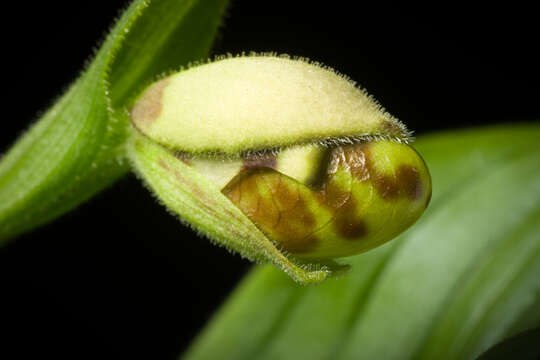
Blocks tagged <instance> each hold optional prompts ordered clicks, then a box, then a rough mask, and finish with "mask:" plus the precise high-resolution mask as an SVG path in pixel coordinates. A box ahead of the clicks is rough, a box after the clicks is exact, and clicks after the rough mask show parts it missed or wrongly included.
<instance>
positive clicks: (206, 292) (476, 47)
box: [0, 0, 540, 359]
mask: <svg viewBox="0 0 540 360" xmlns="http://www.w3.org/2000/svg"><path fill="white" fill-rule="evenodd" d="M96 3H97V2H75V1H73V2H65V3H64V2H54V1H53V2H30V3H26V2H24V3H23V2H19V4H17V3H15V4H13V3H11V2H10V3H9V5H6V6H4V7H3V9H2V14H3V17H4V21H3V22H2V58H3V60H4V61H5V63H4V65H3V67H4V68H3V70H4V71H3V73H2V80H3V84H4V88H5V90H7V95H6V94H4V96H3V100H2V102H3V106H2V109H3V112H4V114H3V115H4V116H3V119H2V123H1V124H2V130H1V131H0V152H4V151H5V150H7V148H8V147H9V145H10V144H11V143H12V142H13V141H14V140H15V139H16V137H17V136H18V135H20V134H21V132H22V131H23V130H24V129H25V128H27V127H28V125H29V124H30V123H31V122H32V121H34V120H35V119H36V118H37V116H38V115H39V113H40V112H41V111H43V110H45V109H46V108H47V107H48V105H50V104H51V102H52V101H53V99H54V98H55V97H57V96H58V95H60V93H61V91H62V89H64V88H65V87H66V86H67V85H68V84H69V83H70V82H71V81H72V80H73V79H74V78H75V77H76V76H77V74H78V73H79V72H80V70H81V68H82V66H83V64H84V62H85V60H87V59H88V58H89V56H90V54H91V53H92V48H93V47H95V46H97V44H98V43H99V40H100V39H101V38H102V37H103V35H104V33H105V31H106V29H107V28H108V27H109V25H110V24H111V23H112V21H113V20H114V18H115V16H116V15H117V14H118V12H119V9H121V8H122V7H123V6H124V5H125V2H124V1H110V0H109V1H106V2H105V1H103V2H99V3H98V4H96ZM535 14H536V12H535V11H534V9H531V8H522V7H521V5H519V4H518V3H515V2H511V3H505V4H504V5H493V4H489V5H486V6H483V5H474V6H471V5H470V4H468V3H466V2H461V3H460V2H451V3H448V4H445V3H441V2H437V5H433V4H432V5H430V6H426V5H420V4H415V5H411V4H405V2H403V3H400V4H393V3H388V2H376V3H374V2H371V1H370V2H368V1H360V2H335V3H330V2H321V3H320V4H318V3H317V2H312V1H310V2H305V3H303V2H293V1H268V2H267V1H248V0H237V1H233V2H232V5H231V6H230V7H229V11H228V15H227V17H226V19H225V21H224V25H223V27H222V29H221V31H220V35H219V38H218V40H217V42H216V44H215V47H214V52H213V53H214V54H221V53H225V52H231V53H238V52H241V51H250V50H255V51H277V52H279V53H288V54H291V55H298V56H305V57H309V58H311V59H313V60H317V61H321V62H323V63H325V64H327V65H329V66H331V67H333V68H335V69H337V70H338V71H340V72H342V73H344V74H347V75H349V76H350V77H351V78H352V79H354V80H356V81H358V82H359V83H360V84H361V85H362V86H363V87H365V88H367V89H368V91H369V92H370V93H371V94H373V95H374V96H375V98H377V99H378V100H379V101H380V102H381V103H382V104H383V105H384V106H385V107H386V108H387V110H388V111H390V112H391V113H392V114H394V115H396V116H397V117H399V118H400V119H401V120H403V121H404V122H405V123H406V124H407V125H408V126H409V128H410V129H413V130H415V132H416V134H417V135H419V134H424V133H428V132H432V131H437V130H441V129H455V128H461V127H469V126H480V125H485V124H495V123H505V122H506V123H509V122H517V121H520V122H530V121H534V120H537V119H540V106H539V101H538V99H539V98H540V97H539V95H540V91H539V87H538V80H539V72H538V71H537V67H538V64H539V61H538V60H539V58H538V54H537V50H536V48H537V47H538V35H539V32H538V24H537V23H536V19H535ZM249 267H250V264H249V263H248V262H246V261H244V260H242V259H240V258H239V257H238V256H236V255H231V254H229V253H227V252H226V251H225V250H223V249H221V248H218V247H215V246H212V245H210V244H209V243H208V241H207V240H205V239H201V238H198V237H197V236H195V235H194V234H193V233H192V232H191V231H190V230H189V229H187V228H185V227H183V226H182V225H180V223H179V222H178V221H177V220H176V219H175V218H174V217H172V216H170V215H169V214H168V213H167V212H166V211H165V210H164V209H163V208H162V207H161V206H159V205H158V204H157V203H156V201H155V200H154V199H153V198H152V197H151V196H150V195H149V193H148V192H147V191H146V189H144V188H143V187H142V186H140V184H139V183H138V181H137V180H136V179H134V178H133V176H128V177H126V178H124V179H122V180H121V181H119V182H118V183H117V184H116V185H114V186H113V187H112V188H110V189H108V190H106V191H104V192H102V193H101V194H99V195H97V196H96V197H95V198H94V199H92V200H91V201H89V202H88V203H86V204H84V205H82V206H80V207H79V208H78V209H77V210H75V211H73V212H71V213H70V214H68V215H66V216H64V217H62V218H61V219H59V220H58V221H56V222H54V223H53V224H50V225H47V226H44V227H42V228H40V229H39V230H37V231H34V232H32V233H29V234H26V235H24V236H22V237H20V238H19V239H18V240H17V241H16V242H14V243H12V244H10V245H9V246H7V247H6V248H4V249H1V250H0V278H1V288H0V289H1V290H0V302H2V303H3V304H0V317H1V318H0V329H1V330H4V331H7V332H8V333H9V336H8V337H7V338H5V337H2V343H0V355H1V353H2V351H5V352H6V353H7V351H12V350H16V353H12V354H11V356H10V357H9V358H25V357H27V356H29V355H30V354H39V355H40V356H41V357H48V356H55V357H57V358H58V357H71V358H87V357H88V358H90V357H97V358H108V357H115V358H132V359H133V358H152V359H174V358H175V357H176V356H177V355H178V354H179V353H181V351H183V350H184V349H185V347H186V346H187V344H189V342H190V340H191V339H192V338H193V336H194V335H195V334H196V333H197V332H198V330H199V329H200V328H201V327H202V326H203V325H204V323H205V322H206V320H207V319H208V318H209V317H210V316H211V314H212V313H213V311H214V310H215V309H216V308H217V307H218V306H219V304H220V303H221V302H222V301H223V300H224V299H225V298H226V296H227V294H228V293H229V292H230V291H231V289H232V288H233V287H234V285H235V283H236V282H237V281H238V280H239V279H240V278H241V277H242V275H243V274H244V273H245V272H246V271H247V270H248V269H249ZM2 344H3V345H2ZM8 347H9V348H10V350H8Z"/></svg>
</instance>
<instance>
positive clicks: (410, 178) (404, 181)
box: [396, 165, 423, 200]
mask: <svg viewBox="0 0 540 360" xmlns="http://www.w3.org/2000/svg"><path fill="white" fill-rule="evenodd" d="M396 180H397V183H398V184H400V185H401V189H402V191H403V195H405V196H407V197H408V198H409V199H411V200H418V199H420V198H421V197H422V194H423V188H422V181H421V180H420V175H419V174H418V169H417V168H415V167H414V166H410V165H400V166H399V167H398V169H397V171H396Z"/></svg>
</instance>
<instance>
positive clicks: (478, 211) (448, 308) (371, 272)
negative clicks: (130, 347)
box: [185, 125, 540, 359]
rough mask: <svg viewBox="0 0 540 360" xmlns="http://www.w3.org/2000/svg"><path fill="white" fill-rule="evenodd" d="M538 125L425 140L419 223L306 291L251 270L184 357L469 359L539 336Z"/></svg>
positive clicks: (279, 276) (267, 270) (272, 273)
mask: <svg viewBox="0 0 540 360" xmlns="http://www.w3.org/2000/svg"><path fill="white" fill-rule="evenodd" d="M538 138H540V126H539V125H533V126H530V125H529V126H518V125H513V126H504V127H503V126H501V127H492V128H486V129H476V130H468V131H456V132H447V133H443V134H437V135H431V136H425V137H422V138H420V139H419V141H418V142H417V143H415V147H416V148H417V149H418V151H419V152H420V153H421V154H422V155H423V156H424V158H425V160H426V163H427V164H428V166H429V168H430V170H431V172H432V176H433V200H432V204H431V205H430V207H429V208H428V210H427V212H426V214H425V215H424V216H423V217H422V218H421V219H420V220H419V222H418V223H417V224H416V225H415V226H413V228H412V229H410V230H409V231H408V232H406V233H405V234H403V235H402V236H401V237H400V238H398V239H396V240H394V241H392V242H390V243H388V244H386V245H383V246H382V247H380V248H377V249H375V250H372V251H370V252H368V253H366V254H363V255H359V256H356V257H352V258H349V261H350V262H351V263H352V269H353V270H352V271H351V272H350V273H349V274H348V275H346V276H344V277H343V278H341V279H338V280H328V281H327V282H325V283H323V284H321V285H318V286H310V287H302V286H298V285H296V284H294V283H293V282H292V281H291V280H290V279H289V278H288V277H287V276H286V275H284V274H283V273H281V272H280V271H278V270H276V269H273V268H271V267H258V268H256V269H254V270H253V271H252V272H251V273H250V274H249V275H248V276H247V277H246V278H245V279H244V281H243V282H242V283H241V284H240V285H239V286H238V288H237V289H236V290H235V292H234V293H233V295H232V296H231V297H230V298H229V300H228V301H227V302H226V303H225V304H224V306H223V307H222V309H221V310H220V311H219V312H218V313H217V314H216V315H215V317H214V318H213V319H212V320H211V321H210V323H209V324H208V326H207V327H206V328H205V329H204V331H203V332H202V333H201V334H200V336H199V337H198V338H197V339H196V341H195V342H194V343H193V344H192V346H191V348H190V349H189V350H188V352H187V353H186V354H185V358H186V359H214V358H220V359H255V358H256V359H474V358H475V357H477V356H479V355H480V354H482V353H483V352H485V351H486V350H488V349H489V348H490V347H492V346H493V345H495V344H496V343H498V342H500V341H502V340H503V339H505V338H507V337H510V336H512V335H515V334H518V333H520V332H522V331H525V330H527V329H532V328H535V327H538V326H540V277H539V276H538V274H540V161H538V159H539V158H540V143H539V142H538Z"/></svg>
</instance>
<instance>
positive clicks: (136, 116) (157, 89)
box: [130, 79, 170, 128]
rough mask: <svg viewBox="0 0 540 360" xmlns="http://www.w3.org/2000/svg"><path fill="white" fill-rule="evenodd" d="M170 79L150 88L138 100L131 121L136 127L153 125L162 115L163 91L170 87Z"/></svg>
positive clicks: (132, 110) (131, 114) (131, 113)
mask: <svg viewBox="0 0 540 360" xmlns="http://www.w3.org/2000/svg"><path fill="white" fill-rule="evenodd" d="M169 82H170V80H169V79H163V80H161V81H158V82H157V83H155V84H153V85H152V86H150V87H149V88H148V89H146V91H145V92H144V93H143V95H142V96H141V97H140V98H139V99H138V100H137V102H136V103H135V105H134V106H133V108H132V109H131V112H130V117H131V121H133V123H134V124H135V126H136V127H138V128H139V127H144V126H149V125H151V124H152V123H153V122H154V121H155V120H156V119H157V118H158V117H159V115H160V114H161V109H162V97H163V90H164V89H165V88H166V87H167V85H169Z"/></svg>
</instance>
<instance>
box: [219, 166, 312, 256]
mask: <svg viewBox="0 0 540 360" xmlns="http://www.w3.org/2000/svg"><path fill="white" fill-rule="evenodd" d="M282 176H283V175H282V174H280V173H278V172H276V171H275V170H272V169H269V168H247V169H244V170H242V171H241V172H240V173H239V174H238V175H237V176H236V177H235V178H234V179H233V180H231V182H229V184H227V186H226V187H225V188H224V189H223V190H222V192H223V194H224V195H225V196H227V197H228V198H229V199H230V200H231V201H232V202H233V203H234V204H235V205H236V206H238V207H239V208H240V209H241V210H242V211H243V212H244V214H246V216H248V217H249V218H250V219H251V221H253V223H254V224H255V225H257V227H258V228H259V229H261V230H262V231H263V232H264V233H266V234H267V235H268V236H269V237H270V238H271V239H272V240H273V241H275V242H276V243H278V244H279V246H280V247H281V248H283V249H284V250H286V251H289V252H291V253H297V254H299V253H306V252H310V251H312V250H313V248H314V247H315V246H316V245H317V239H316V238H315V237H314V236H308V235H307V234H311V233H313V231H314V230H315V225H316V221H315V217H314V215H313V214H312V213H311V211H310V210H309V208H308V206H307V202H306V200H305V199H304V198H303V197H302V195H301V193H300V192H298V190H297V189H294V184H293V181H292V180H291V181H290V182H286V181H283V180H282V179H281V177H282ZM264 186H267V187H268V190H270V193H271V196H263V194H261V192H260V189H261V188H263V187H264Z"/></svg>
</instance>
